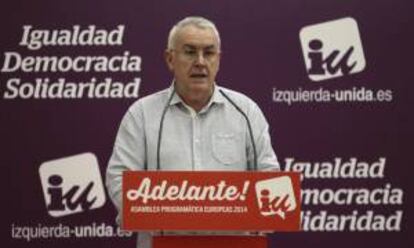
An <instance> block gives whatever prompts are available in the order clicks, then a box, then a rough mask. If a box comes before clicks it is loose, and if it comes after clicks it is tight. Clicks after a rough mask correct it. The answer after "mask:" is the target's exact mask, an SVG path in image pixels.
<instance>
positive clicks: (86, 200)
mask: <svg viewBox="0 0 414 248" xmlns="http://www.w3.org/2000/svg"><path fill="white" fill-rule="evenodd" d="M39 174H40V181H41V183H42V188H43V195H44V198H45V203H46V208H47V210H48V213H49V215H51V216H53V217H60V216H65V215H70V214H75V213H79V212H85V211H89V210H92V209H96V208H100V207H102V206H103V205H104V204H105V201H106V198H105V191H104V188H103V184H102V178H101V174H100V172H99V166H98V161H97V159H96V157H95V155H94V154H92V153H84V154H80V155H75V156H71V157H66V158H61V159H56V160H52V161H47V162H44V163H43V164H42V165H41V166H40V168H39Z"/></svg>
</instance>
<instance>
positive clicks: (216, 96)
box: [168, 82, 225, 112]
mask: <svg viewBox="0 0 414 248" xmlns="http://www.w3.org/2000/svg"><path fill="white" fill-rule="evenodd" d="M219 89H221V87H220V86H218V85H217V84H216V83H215V84H214V92H213V95H212V96H211V98H210V101H209V102H208V103H207V105H206V106H204V108H203V109H202V110H201V111H200V112H203V110H204V109H208V108H209V107H210V106H211V105H212V104H213V103H218V104H224V102H225V99H224V97H223V95H222V94H221V93H220V91H219ZM173 90H174V82H172V84H171V86H170V88H168V96H170V95H171V93H172V92H173ZM179 103H181V104H184V105H185V102H184V101H183V99H181V97H180V96H179V95H178V94H177V92H174V96H173V97H172V99H171V102H170V106H172V105H176V104H179Z"/></svg>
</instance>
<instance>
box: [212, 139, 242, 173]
mask: <svg viewBox="0 0 414 248" xmlns="http://www.w3.org/2000/svg"><path fill="white" fill-rule="evenodd" d="M243 144H244V143H243V141H242V139H241V137H240V136H239V135H237V134H236V133H216V134H213V136H212V147H213V156H214V158H215V159H216V160H218V161H219V162H220V163H222V164H224V165H232V164H237V163H240V162H241V161H242V158H243Z"/></svg>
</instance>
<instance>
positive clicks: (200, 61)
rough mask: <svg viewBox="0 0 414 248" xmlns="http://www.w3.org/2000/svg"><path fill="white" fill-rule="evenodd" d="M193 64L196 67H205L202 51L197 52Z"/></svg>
mask: <svg viewBox="0 0 414 248" xmlns="http://www.w3.org/2000/svg"><path fill="white" fill-rule="evenodd" d="M195 63H196V65H205V64H206V58H205V57H204V53H203V51H199V52H198V53H197V57H196V60H195Z"/></svg>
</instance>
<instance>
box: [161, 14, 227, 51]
mask: <svg viewBox="0 0 414 248" xmlns="http://www.w3.org/2000/svg"><path fill="white" fill-rule="evenodd" d="M186 26H195V27H197V28H201V29H206V28H211V29H212V30H213V32H214V34H215V35H216V37H217V40H218V45H219V49H220V47H221V40H220V34H219V32H218V30H217V28H216V25H215V24H214V23H213V22H212V21H210V20H208V19H206V18H204V17H201V16H189V17H186V18H184V19H182V20H181V21H179V22H177V24H175V25H174V26H173V27H172V28H171V30H170V34H169V35H168V44H167V48H168V49H173V48H174V45H175V40H176V38H177V37H176V36H177V33H178V31H180V30H181V29H183V28H184V27H186Z"/></svg>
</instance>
